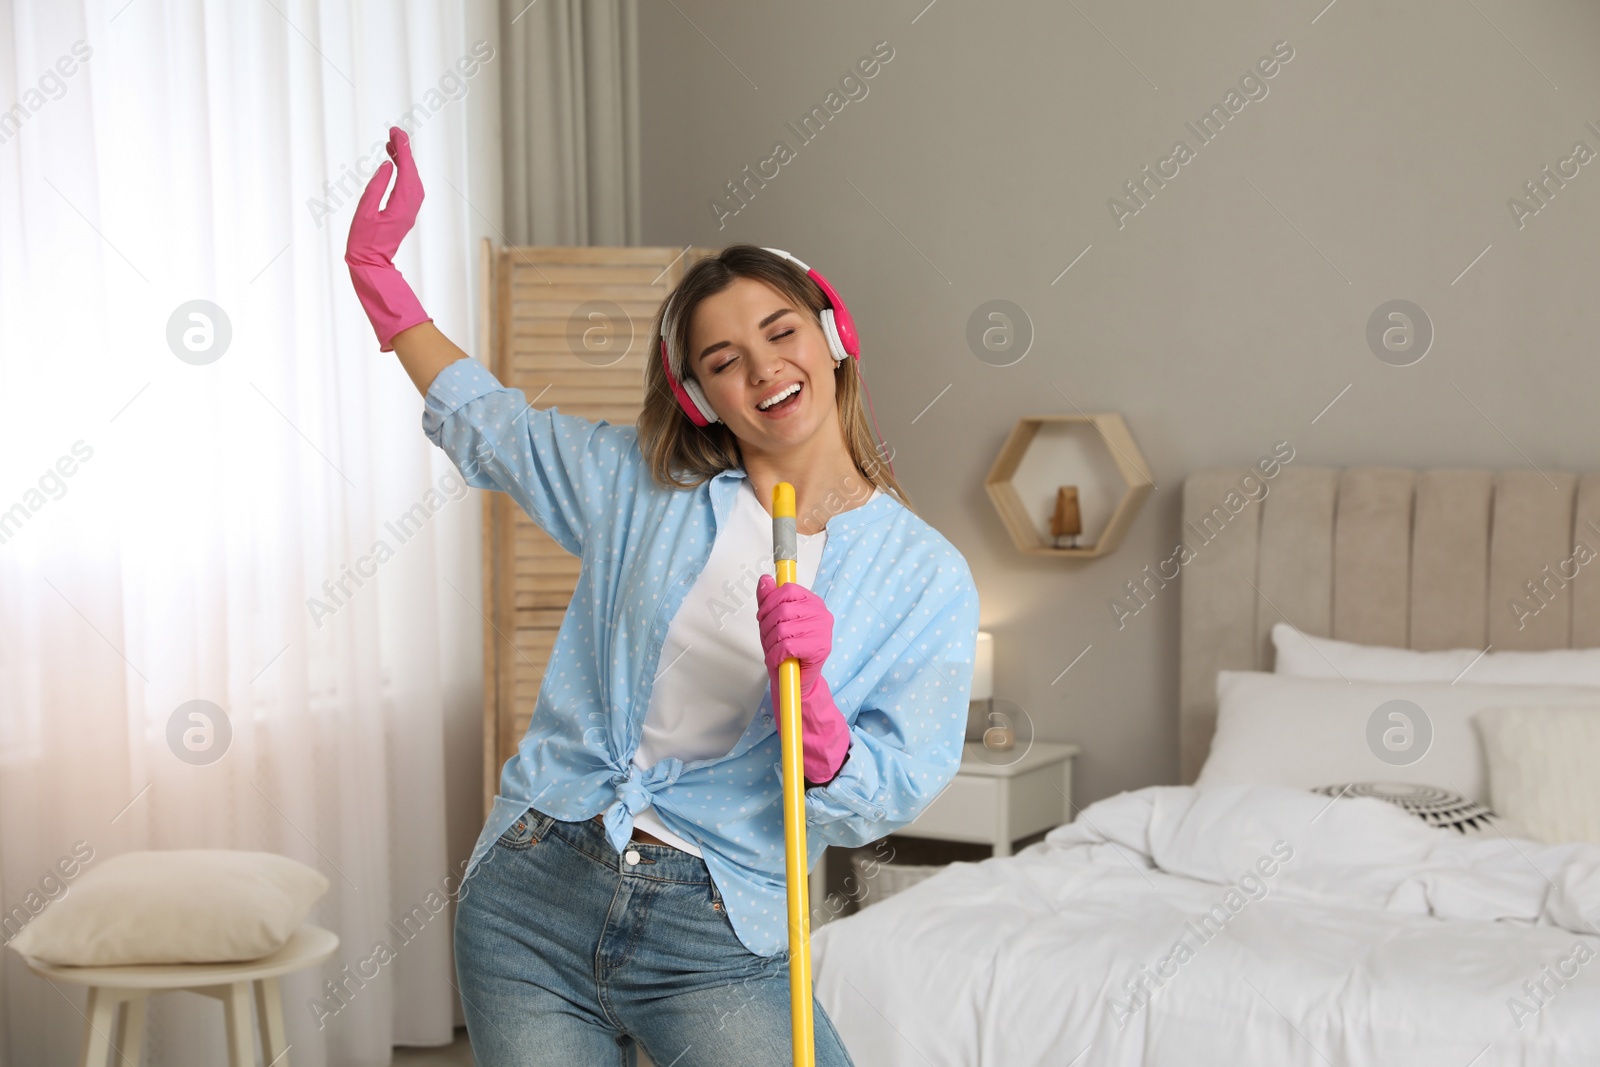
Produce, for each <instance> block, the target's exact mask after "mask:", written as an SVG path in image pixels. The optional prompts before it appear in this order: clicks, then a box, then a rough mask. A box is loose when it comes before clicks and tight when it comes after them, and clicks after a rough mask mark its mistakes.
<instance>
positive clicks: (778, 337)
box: [711, 327, 794, 374]
mask: <svg viewBox="0 0 1600 1067" xmlns="http://www.w3.org/2000/svg"><path fill="white" fill-rule="evenodd" d="M791 333H794V328H793V327H790V328H789V329H787V330H783V331H781V332H779V333H775V334H773V335H772V336H771V337H769V338H767V340H769V341H781V340H783V339H784V338H785V337H788V336H789V335H790V334H791ZM738 358H739V357H738V355H737V354H735V355H734V356H732V357H731V358H729V359H726V360H723V361H722V362H721V363H719V364H717V366H716V368H715V369H714V370H712V372H711V373H712V374H721V373H722V371H723V368H724V367H731V366H732V365H733V362H734V360H736V359H738Z"/></svg>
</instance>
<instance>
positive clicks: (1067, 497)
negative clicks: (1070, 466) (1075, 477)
mask: <svg viewBox="0 0 1600 1067" xmlns="http://www.w3.org/2000/svg"><path fill="white" fill-rule="evenodd" d="M1082 533H1083V512H1082V511H1080V510H1079V509H1078V487H1077V486H1075V485H1063V486H1062V487H1061V488H1060V489H1058V490H1056V510H1055V514H1053V515H1051V516H1050V536H1051V537H1053V538H1055V541H1056V547H1057V548H1060V547H1061V539H1062V538H1063V537H1070V538H1072V543H1071V544H1070V545H1068V546H1067V547H1068V548H1077V547H1078V537H1079V536H1080V535H1081V534H1082Z"/></svg>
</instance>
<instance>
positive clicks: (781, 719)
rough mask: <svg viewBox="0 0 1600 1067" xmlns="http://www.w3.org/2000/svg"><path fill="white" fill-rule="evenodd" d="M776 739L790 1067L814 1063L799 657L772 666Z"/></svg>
mask: <svg viewBox="0 0 1600 1067" xmlns="http://www.w3.org/2000/svg"><path fill="white" fill-rule="evenodd" d="M796 559H797V554H796V552H795V526H794V486H792V485H790V484H789V483H788V482H779V483H778V484H777V485H775V486H774V487H773V489H772V566H773V570H774V572H775V573H774V575H773V576H774V577H775V578H776V579H777V583H778V584H779V585H783V584H785V583H786V582H792V581H794V580H795V579H796V576H797V569H796V568H797V564H796ZM778 737H779V740H780V741H781V743H782V757H781V759H782V770H783V846H784V859H785V864H786V867H787V870H786V872H785V873H786V876H787V879H788V890H789V1021H790V1031H791V1033H792V1034H793V1037H794V1063H795V1067H815V1064H816V1051H815V1045H814V1038H813V1030H812V1020H811V905H810V901H809V900H808V899H807V897H808V880H807V878H806V874H807V871H806V783H805V762H804V761H805V749H804V741H803V739H802V735H801V733H800V661H799V660H798V659H796V658H795V657H793V656H790V657H789V658H788V659H786V660H784V661H783V662H782V663H780V664H778Z"/></svg>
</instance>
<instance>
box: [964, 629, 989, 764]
mask: <svg viewBox="0 0 1600 1067" xmlns="http://www.w3.org/2000/svg"><path fill="white" fill-rule="evenodd" d="M970 699H971V701H972V704H977V705H979V711H980V715H979V717H978V718H977V719H976V725H974V721H975V720H974V718H973V716H972V715H971V714H970V709H971V706H972V705H971V704H969V705H968V708H969V714H968V716H967V740H968V741H977V740H979V739H980V738H981V737H982V736H983V731H984V729H985V728H987V727H988V725H989V719H990V716H991V715H993V713H994V634H992V633H989V632H988V631H987V630H979V631H978V650H977V656H976V657H975V659H974V660H973V664H972V696H971V698H970Z"/></svg>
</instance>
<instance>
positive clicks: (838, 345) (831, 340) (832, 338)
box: [818, 308, 850, 367]
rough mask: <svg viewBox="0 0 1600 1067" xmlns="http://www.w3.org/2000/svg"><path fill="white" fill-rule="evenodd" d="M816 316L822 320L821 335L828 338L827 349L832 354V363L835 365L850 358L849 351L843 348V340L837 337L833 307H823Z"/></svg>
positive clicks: (837, 328) (836, 324)
mask: <svg viewBox="0 0 1600 1067" xmlns="http://www.w3.org/2000/svg"><path fill="white" fill-rule="evenodd" d="M818 318H820V319H821V321H822V335H823V336H824V337H826V338H827V339H828V351H829V352H831V353H832V354H833V365H834V366H835V367H837V366H838V365H839V364H841V363H843V362H844V361H845V360H847V359H849V358H850V353H848V352H846V351H845V349H844V342H843V341H842V340H840V339H839V325H838V323H837V322H836V321H835V320H834V317H833V309H832V308H824V309H823V312H822V314H821V315H820V316H818Z"/></svg>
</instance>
